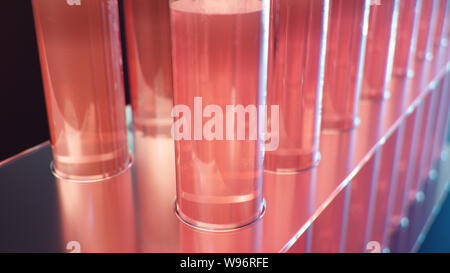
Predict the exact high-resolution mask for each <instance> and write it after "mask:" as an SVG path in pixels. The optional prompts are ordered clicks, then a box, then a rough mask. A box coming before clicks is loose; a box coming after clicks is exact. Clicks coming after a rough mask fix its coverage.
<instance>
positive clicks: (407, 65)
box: [393, 0, 422, 77]
mask: <svg viewBox="0 0 450 273" xmlns="http://www.w3.org/2000/svg"><path fill="white" fill-rule="evenodd" d="M421 3H422V1H421V0H400V2H399V9H398V25H397V37H396V42H395V54H394V68H393V75H395V76H400V77H403V76H406V75H412V73H413V69H412V56H414V52H415V46H416V39H417V34H415V31H414V30H415V29H416V27H415V26H416V25H417V24H418V23H419V19H420V11H421ZM416 32H417V31H416Z"/></svg>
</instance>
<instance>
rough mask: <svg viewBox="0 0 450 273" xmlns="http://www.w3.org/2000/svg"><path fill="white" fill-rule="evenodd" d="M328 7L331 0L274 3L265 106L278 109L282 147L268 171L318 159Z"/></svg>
mask: <svg viewBox="0 0 450 273" xmlns="http://www.w3.org/2000/svg"><path fill="white" fill-rule="evenodd" d="M328 6H329V3H328V0H326V1H324V0H319V1H317V0H274V1H272V2H271V21H270V34H269V36H270V39H269V41H270V44H269V62H268V64H269V67H268V71H269V77H268V91H267V104H268V105H279V109H280V118H279V121H280V122H279V132H280V134H279V139H280V145H279V147H278V149H276V150H274V151H269V152H267V151H266V156H265V166H264V168H265V170H271V171H299V170H304V169H307V168H310V167H312V166H314V165H315V164H316V163H317V162H318V160H319V152H318V145H319V133H320V121H321V115H320V108H321V103H322V101H321V99H322V78H323V60H324V57H325V46H326V44H325V38H326V29H327V25H326V24H325V23H324V22H327V21H326V19H327V18H328ZM269 123H270V122H269ZM269 126H270V124H269Z"/></svg>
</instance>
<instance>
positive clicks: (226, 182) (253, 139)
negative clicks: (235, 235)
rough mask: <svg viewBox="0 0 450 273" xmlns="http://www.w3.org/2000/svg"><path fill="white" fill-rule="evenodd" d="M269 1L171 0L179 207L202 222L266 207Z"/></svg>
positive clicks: (215, 223) (242, 221) (251, 215)
mask: <svg viewBox="0 0 450 273" xmlns="http://www.w3.org/2000/svg"><path fill="white" fill-rule="evenodd" d="M268 3H269V1H267V0H264V1H261V0H244V1H242V0H232V1H230V0H226V1H225V0H199V1H192V0H178V1H171V2H170V11H171V30H172V56H173V76H174V104H175V107H178V106H180V107H182V109H181V108H177V109H174V116H175V122H174V123H175V124H174V130H175V138H176V141H175V152H176V162H177V165H176V166H177V206H178V208H177V210H178V213H179V215H180V217H181V218H182V219H184V220H185V221H187V222H188V223H190V224H193V225H195V226H198V227H202V228H208V229H232V228H238V227H241V226H244V225H247V224H249V223H251V222H252V221H254V220H255V219H257V218H258V217H259V216H260V214H261V213H262V209H263V196H262V180H263V176H262V174H263V160H264V147H263V144H264V139H263V138H264V134H260V133H259V132H260V131H264V128H262V125H263V124H264V123H263V122H265V115H263V114H262V113H261V111H259V110H258V109H261V107H260V105H265V98H266V77H265V76H264V75H266V73H267V60H266V59H267V56H266V54H267V48H266V47H267V43H268V40H267V37H266V36H267V34H268V24H269V21H268V19H269V17H268V12H269V5H268ZM239 109H241V110H242V111H239ZM178 110H180V111H179V112H178ZM258 112H259V113H258ZM191 113H192V118H191V117H190V116H191ZM191 124H192V126H191ZM185 127H186V128H185ZM189 127H190V128H192V130H188V128H189ZM212 128H214V129H212ZM178 130H180V131H182V132H179V133H178ZM191 133H192V134H191Z"/></svg>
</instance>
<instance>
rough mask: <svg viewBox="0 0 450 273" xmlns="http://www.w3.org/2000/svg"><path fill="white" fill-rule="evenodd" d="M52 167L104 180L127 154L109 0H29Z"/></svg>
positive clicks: (115, 21)
mask: <svg viewBox="0 0 450 273" xmlns="http://www.w3.org/2000/svg"><path fill="white" fill-rule="evenodd" d="M32 3H33V12H34V18H35V25H36V33H37V39H38V45H39V53H40V61H41V68H42V78H43V82H44V90H45V99H46V105H47V113H48V119H49V125H50V134H51V143H52V148H53V160H54V173H55V174H56V175H57V176H60V177H62V178H64V179H75V180H86V181H91V180H95V179H103V178H106V177H109V176H113V175H115V174H118V173H120V172H122V171H123V170H125V169H127V168H128V167H129V165H130V157H129V153H128V146H127V131H126V123H125V94H124V86H123V75H122V52H121V45H120V35H119V12H118V6H117V1H115V0H90V1H66V0H33V1H32Z"/></svg>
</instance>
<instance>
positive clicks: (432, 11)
mask: <svg viewBox="0 0 450 273" xmlns="http://www.w3.org/2000/svg"><path fill="white" fill-rule="evenodd" d="M438 8H439V0H422V10H421V12H420V21H419V24H418V33H417V35H418V37H417V48H416V57H417V58H418V59H419V60H423V59H427V60H431V59H432V58H433V55H432V53H431V52H430V50H431V45H432V43H433V42H432V41H431V40H433V39H432V37H433V32H434V28H435V23H436V22H435V21H436V20H435V17H436V16H437V11H438Z"/></svg>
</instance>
